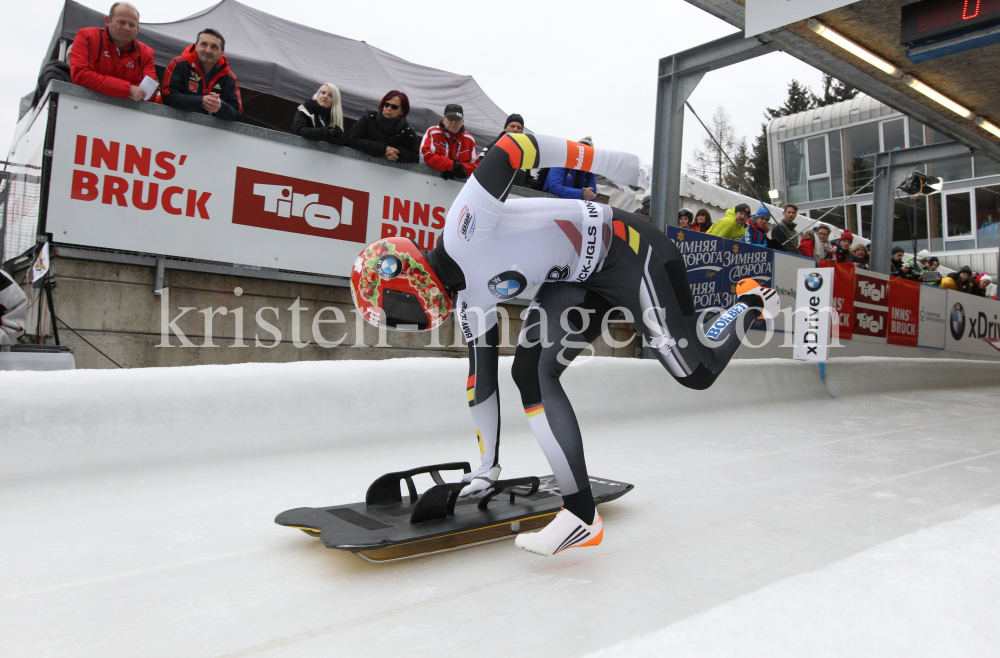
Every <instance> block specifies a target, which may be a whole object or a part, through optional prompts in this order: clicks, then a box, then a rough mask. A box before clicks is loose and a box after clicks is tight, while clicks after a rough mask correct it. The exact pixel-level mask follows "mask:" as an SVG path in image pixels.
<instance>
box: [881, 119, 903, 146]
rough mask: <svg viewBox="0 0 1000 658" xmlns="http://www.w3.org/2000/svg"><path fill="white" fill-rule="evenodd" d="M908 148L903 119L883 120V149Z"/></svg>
mask: <svg viewBox="0 0 1000 658" xmlns="http://www.w3.org/2000/svg"><path fill="white" fill-rule="evenodd" d="M904 148H906V131H905V128H904V126H903V119H902V118H899V119H892V120H890V121H883V122H882V150H883V151H897V150H899V149H904Z"/></svg>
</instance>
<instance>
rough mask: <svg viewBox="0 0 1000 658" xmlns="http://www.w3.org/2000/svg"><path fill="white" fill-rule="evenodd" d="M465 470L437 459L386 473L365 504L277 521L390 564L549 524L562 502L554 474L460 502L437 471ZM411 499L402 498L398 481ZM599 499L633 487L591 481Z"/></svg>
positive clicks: (457, 487) (299, 512)
mask: <svg viewBox="0 0 1000 658" xmlns="http://www.w3.org/2000/svg"><path fill="white" fill-rule="evenodd" d="M459 470H460V471H463V472H464V473H469V472H470V471H471V467H470V466H469V464H468V463H467V462H454V463H450V464H435V465H433V466H423V467H420V468H414V469H412V470H409V471H399V472H397V473H386V474H385V475H383V476H382V477H380V478H378V479H377V480H375V481H374V482H372V484H371V486H370V487H368V493H367V494H366V495H365V502H363V503H352V504H350V505H335V506H333V507H299V508H296V509H291V510H288V511H285V512H282V513H281V514H279V515H278V516H277V517H276V518H275V519H274V522H275V523H277V524H278V525H282V526H286V527H289V528H298V529H299V530H302V531H303V532H305V533H306V534H308V535H311V536H313V537H319V538H320V541H322V542H323V544H324V545H325V546H326V547H327V548H336V549H338V550H343V551H350V552H352V553H354V554H356V555H357V556H358V557H360V558H362V559H363V560H366V561H368V562H391V561H394V560H403V559H407V558H413V557H419V556H422V555H430V554H432V553H441V552H444V551H451V550H456V549H459V548H466V547H469V546H474V545H477V544H486V543H489V542H494V541H500V540H501V539H509V538H511V537H513V536H514V535H516V534H517V533H519V532H526V531H529V530H537V529H539V528H542V527H544V526H545V525H546V524H548V522H549V521H551V520H552V518H553V517H554V516H555V515H556V514H557V513H558V512H559V510H560V508H561V507H562V496H561V495H560V494H559V487H558V485H557V484H556V479H555V476H553V475H545V476H542V477H533V476H532V477H523V478H514V479H510V480H498V481H497V482H496V484H495V485H494V488H493V491H492V492H491V493H490V494H489V495H487V496H484V497H482V498H473V499H461V500H460V499H459V497H458V492H459V491H461V489H462V487H463V486H465V485H464V484H462V483H448V482H445V481H444V479H443V478H442V477H441V471H459ZM425 473H426V474H429V475H430V477H431V479H433V480H434V482H435V484H434V486H432V487H431V488H429V489H427V490H426V491H424V492H423V493H422V494H419V495H418V494H417V488H416V485H414V483H413V478H414V476H416V475H421V474H425ZM403 482H405V483H406V490H407V493H408V496H405V497H404V496H403V495H402V492H401V490H400V486H401V483H403ZM590 486H591V488H592V490H593V492H594V501H595V502H596V503H597V504H601V503H606V502H608V501H611V500H615V499H616V498H620V497H621V496H623V495H625V494H626V493H628V492H629V491H631V490H632V486H633V485H631V484H626V483H625V482H616V481H614V480H607V479H604V478H596V477H591V478H590Z"/></svg>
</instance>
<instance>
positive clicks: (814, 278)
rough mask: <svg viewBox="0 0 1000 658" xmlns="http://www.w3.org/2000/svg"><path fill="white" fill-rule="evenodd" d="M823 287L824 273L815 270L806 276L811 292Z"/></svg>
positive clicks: (807, 285) (807, 286)
mask: <svg viewBox="0 0 1000 658" xmlns="http://www.w3.org/2000/svg"><path fill="white" fill-rule="evenodd" d="M822 287H823V275H821V274H820V273H819V272H813V273H812V274H809V275H807V276H806V288H807V289H808V290H809V292H816V291H817V290H819V289H820V288H822Z"/></svg>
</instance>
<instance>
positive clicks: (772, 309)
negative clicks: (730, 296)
mask: <svg viewBox="0 0 1000 658" xmlns="http://www.w3.org/2000/svg"><path fill="white" fill-rule="evenodd" d="M736 299H737V300H738V301H741V302H743V303H744V304H746V305H747V306H750V307H755V308H759V309H761V310H764V311H767V312H768V314H770V316H771V317H772V318H776V317H778V311H780V310H781V303H780V301H779V300H778V293H776V292H775V291H774V289H773V288H765V287H763V286H761V285H760V284H759V283H757V282H756V281H755V280H753V279H740V282H739V283H737V284H736Z"/></svg>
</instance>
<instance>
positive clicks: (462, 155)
mask: <svg viewBox="0 0 1000 658" xmlns="http://www.w3.org/2000/svg"><path fill="white" fill-rule="evenodd" d="M464 126H465V118H464V116H463V112H462V106H461V105H458V104H456V103H451V104H450V105H447V106H446V107H445V108H444V116H443V117H441V123H439V124H438V125H436V126H431V127H430V128H428V129H427V132H425V133H424V138H423V140H422V141H421V142H420V161H421V162H423V163H424V164H425V165H427V166H428V167H433V168H434V169H437V170H438V171H440V172H441V178H444V179H445V180H448V179H450V178H455V179H457V180H464V179H465V178H466V177H467V176H468V175H469V174H471V173H472V172H474V171H475V170H476V166H477V165H478V164H479V155H478V154H477V153H476V139H475V138H474V137H473V136H472V135H470V134H469V133H468V132H467V131H466V130H465V129H464Z"/></svg>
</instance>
